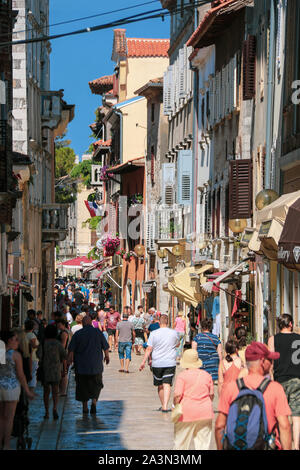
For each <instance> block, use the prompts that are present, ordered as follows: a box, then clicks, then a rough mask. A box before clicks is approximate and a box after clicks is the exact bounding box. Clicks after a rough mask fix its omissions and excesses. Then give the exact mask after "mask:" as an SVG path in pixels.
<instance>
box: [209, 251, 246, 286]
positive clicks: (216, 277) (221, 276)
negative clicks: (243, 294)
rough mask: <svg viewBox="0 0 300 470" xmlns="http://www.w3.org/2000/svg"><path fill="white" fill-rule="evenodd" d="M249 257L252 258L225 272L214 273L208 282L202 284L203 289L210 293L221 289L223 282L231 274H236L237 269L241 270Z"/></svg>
mask: <svg viewBox="0 0 300 470" xmlns="http://www.w3.org/2000/svg"><path fill="white" fill-rule="evenodd" d="M249 259H250V258H245V259H244V260H243V261H241V262H240V263H239V264H236V265H235V266H233V267H232V268H230V269H228V270H227V271H225V272H220V273H214V274H213V275H212V276H211V277H210V278H209V280H208V282H206V283H205V284H203V285H202V286H201V287H202V289H203V290H205V291H206V292H209V293H211V292H213V291H215V292H217V291H219V289H220V284H221V282H223V281H225V279H227V278H228V277H229V276H231V275H232V274H234V273H235V272H236V271H240V270H241V269H242V268H243V266H244V264H245V263H246V262H247V261H249Z"/></svg>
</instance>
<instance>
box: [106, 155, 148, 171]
mask: <svg viewBox="0 0 300 470" xmlns="http://www.w3.org/2000/svg"><path fill="white" fill-rule="evenodd" d="M143 166H145V157H138V158H133V159H132V160H128V161H127V162H125V163H121V164H120V165H116V166H112V167H111V168H109V169H108V170H107V172H108V173H115V174H121V173H127V172H129V171H132V170H136V169H137V168H139V167H143Z"/></svg>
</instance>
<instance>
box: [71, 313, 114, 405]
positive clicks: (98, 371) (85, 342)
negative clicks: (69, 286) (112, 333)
mask: <svg viewBox="0 0 300 470" xmlns="http://www.w3.org/2000/svg"><path fill="white" fill-rule="evenodd" d="M82 326H83V328H82V329H81V330H78V331H76V333H75V334H74V335H73V336H72V339H71V342H70V345H69V348H68V351H69V355H68V364H72V363H73V362H74V365H75V379H76V400H77V401H81V402H82V407H83V408H82V411H83V413H88V411H89V410H88V400H89V399H92V405H91V410H90V412H91V414H95V413H96V403H97V401H98V398H99V395H100V392H101V389H102V388H103V382H102V373H103V352H104V356H105V357H104V360H105V363H106V364H107V365H108V364H109V353H108V351H109V346H108V343H107V341H106V339H105V337H104V335H103V333H102V332H101V331H100V330H99V329H98V328H94V327H93V326H92V319H91V317H90V316H89V315H86V316H85V317H84V318H83V320H82Z"/></svg>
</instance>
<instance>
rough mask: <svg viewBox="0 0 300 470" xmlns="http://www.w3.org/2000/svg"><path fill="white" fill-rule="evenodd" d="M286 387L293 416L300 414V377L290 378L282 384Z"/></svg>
mask: <svg viewBox="0 0 300 470" xmlns="http://www.w3.org/2000/svg"><path fill="white" fill-rule="evenodd" d="M281 385H282V386H283V388H284V391H285V394H286V397H287V399H288V403H289V406H290V408H291V411H292V416H300V379H298V378H295V379H290V380H287V381H286V382H283V383H282V384H281Z"/></svg>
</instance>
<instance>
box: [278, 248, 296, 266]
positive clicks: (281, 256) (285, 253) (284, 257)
mask: <svg viewBox="0 0 300 470" xmlns="http://www.w3.org/2000/svg"><path fill="white" fill-rule="evenodd" d="M291 255H292V256H293V257H294V260H295V261H294V260H293V259H290V258H291ZM278 260H279V261H281V262H283V263H293V262H295V263H296V264H298V262H299V261H300V246H295V247H294V249H293V252H291V250H284V248H283V246H281V247H280V249H279V251H278Z"/></svg>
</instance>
